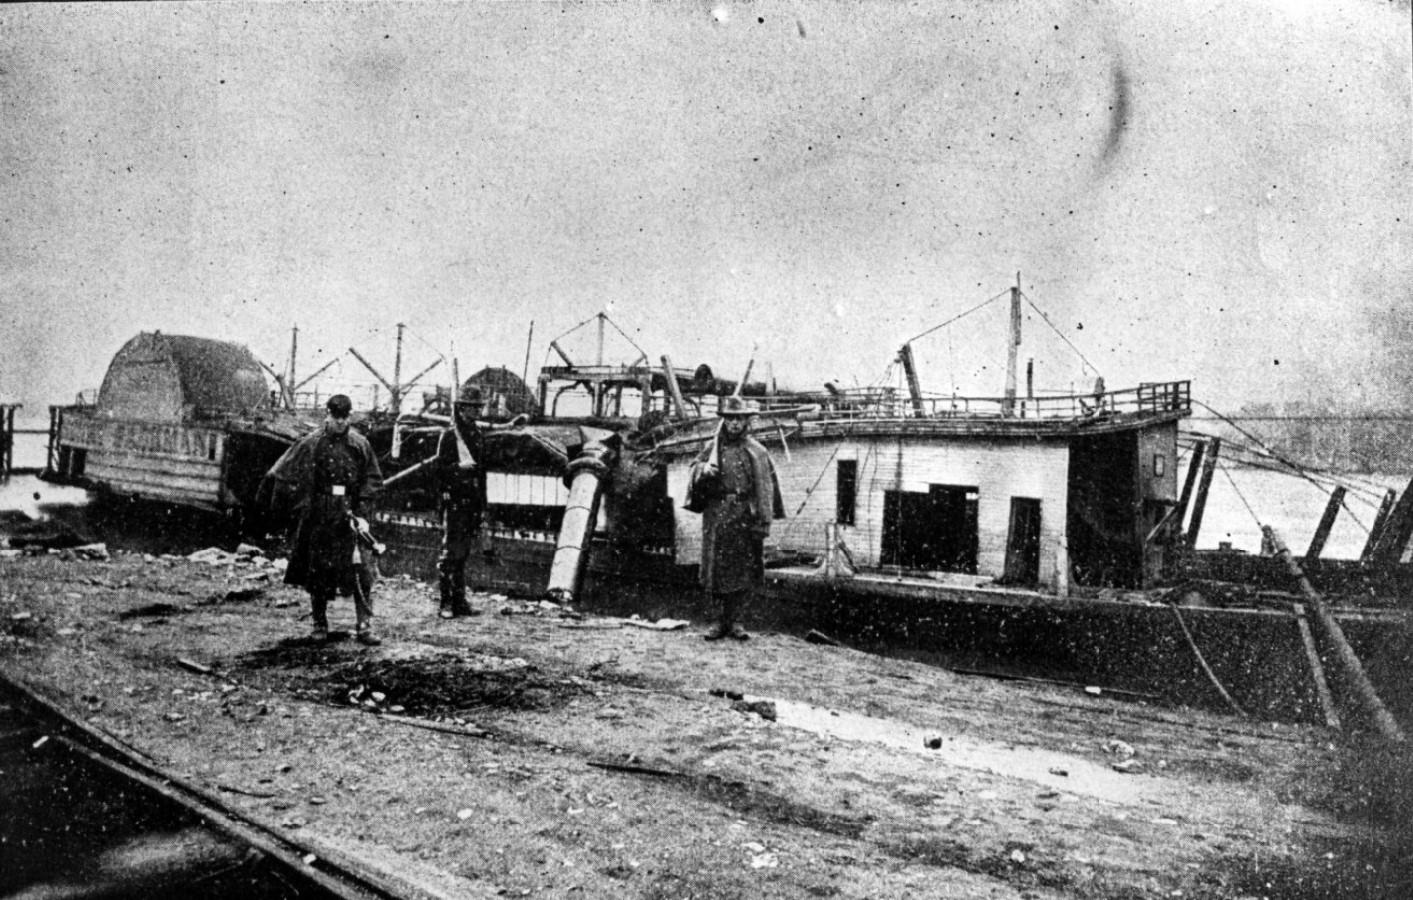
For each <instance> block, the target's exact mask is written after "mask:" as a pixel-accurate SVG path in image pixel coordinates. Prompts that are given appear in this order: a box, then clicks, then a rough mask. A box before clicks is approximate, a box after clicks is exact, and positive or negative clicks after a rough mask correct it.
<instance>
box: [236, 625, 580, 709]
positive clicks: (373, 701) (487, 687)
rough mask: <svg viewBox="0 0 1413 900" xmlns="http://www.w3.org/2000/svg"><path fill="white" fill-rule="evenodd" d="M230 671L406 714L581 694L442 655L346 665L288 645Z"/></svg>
mask: <svg viewBox="0 0 1413 900" xmlns="http://www.w3.org/2000/svg"><path fill="white" fill-rule="evenodd" d="M233 666H234V667H235V668H239V669H244V670H246V671H249V672H256V671H259V670H278V671H280V672H281V673H282V675H283V682H284V683H283V689H284V690H286V691H288V692H289V693H291V694H294V695H296V696H304V697H308V698H309V699H313V700H317V701H319V702H322V703H328V704H332V705H336V706H360V707H368V708H370V709H375V710H376V711H379V712H395V713H398V714H402V715H409V716H430V717H439V716H454V715H466V714H471V713H485V712H492V711H496V712H529V711H544V710H550V709H556V708H558V707H560V706H562V705H564V704H565V703H566V702H567V701H568V700H569V699H570V698H572V697H575V696H579V695H580V694H582V693H583V692H584V691H583V688H581V687H579V686H577V685H575V684H574V683H573V682H569V681H566V680H565V679H562V678H558V677H555V676H552V675H546V674H545V673H543V672H541V671H540V670H539V669H538V668H537V667H536V666H534V665H531V664H529V663H526V662H525V661H524V660H522V659H518V658H517V659H505V658H501V657H493V656H480V655H469V656H468V655H451V654H447V655H440V656H434V657H424V658H418V659H381V658H379V659H356V660H350V659H349V656H348V653H347V651H341V650H340V649H338V648H337V647H330V646H329V645H327V644H313V643H309V642H307V641H295V640H289V641H283V642H281V643H280V644H277V645H275V646H274V647H269V648H266V649H264V650H259V651H255V652H253V653H248V654H245V655H244V656H242V657H240V658H238V659H237V660H235V661H234V663H233Z"/></svg>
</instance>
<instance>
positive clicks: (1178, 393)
mask: <svg viewBox="0 0 1413 900" xmlns="http://www.w3.org/2000/svg"><path fill="white" fill-rule="evenodd" d="M757 399H759V400H760V401H761V407H762V409H763V410H770V409H772V408H792V407H793V408H798V407H799V405H800V404H801V403H802V402H803V403H809V404H812V405H815V406H818V407H819V410H820V415H821V416H822V417H823V418H827V419H845V420H847V419H900V418H904V419H906V418H919V419H954V418H956V419H961V418H972V419H976V418H980V419H1024V420H1037V419H1083V418H1095V417H1103V416H1107V415H1117V414H1125V413H1129V414H1132V413H1169V412H1177V413H1187V412H1188V411H1190V409H1191V382H1190V381H1170V382H1152V383H1144V384H1141V385H1139V386H1138V387H1135V388H1125V389H1122V390H1116V391H1104V392H1102V393H1089V394H1065V395H1049V396H1039V397H1017V398H1015V399H1014V400H1009V399H1007V398H1004V397H961V396H947V397H937V396H932V397H923V398H922V401H921V409H920V410H919V409H918V406H917V405H916V404H914V402H913V400H912V399H911V398H909V397H907V396H904V395H902V394H901V393H899V392H898V391H896V390H894V389H892V388H883V389H879V388H864V389H853V390H841V391H838V392H837V393H817V394H816V393H812V394H805V395H801V394H790V395H787V396H781V397H775V398H772V397H765V398H757ZM1008 409H1009V412H1008Z"/></svg>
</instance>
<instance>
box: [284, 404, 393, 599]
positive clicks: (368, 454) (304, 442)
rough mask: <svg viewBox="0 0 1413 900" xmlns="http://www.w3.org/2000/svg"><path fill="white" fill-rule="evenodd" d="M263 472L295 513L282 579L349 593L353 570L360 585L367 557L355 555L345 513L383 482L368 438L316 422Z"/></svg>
mask: <svg viewBox="0 0 1413 900" xmlns="http://www.w3.org/2000/svg"><path fill="white" fill-rule="evenodd" d="M268 477H269V478H270V479H271V480H272V481H274V482H275V483H277V484H278V485H279V486H281V487H282V488H284V490H285V493H286V494H287V495H289V496H291V497H292V498H293V500H294V508H295V511H296V512H297V513H298V515H299V522H298V524H297V525H296V527H295V537H294V546H293V547H292V548H291V550H290V557H289V567H288V568H287V569H286V570H285V583H286V584H294V585H301V586H303V587H305V588H307V589H309V590H310V591H311V592H337V593H340V594H351V593H352V592H353V589H354V581H353V576H354V574H355V573H357V574H359V575H360V576H361V580H362V581H363V585H362V587H363V588H364V590H365V591H366V590H367V589H368V588H369V587H370V586H371V582H372V569H371V567H372V565H373V563H372V560H371V558H367V559H365V558H364V557H363V556H355V553H357V551H358V545H357V542H356V540H355V539H354V535H353V529H352V528H351V527H350V526H349V515H350V514H353V515H362V514H363V512H364V509H363V507H364V505H365V504H366V503H367V502H368V501H369V500H370V499H371V498H372V497H373V495H374V494H376V493H377V491H378V489H379V488H380V487H381V486H382V483H383V474H382V470H381V469H380V468H379V466H378V458H377V455H376V454H374V452H373V448H372V447H371V446H370V445H369V443H368V439H367V438H365V437H364V436H363V435H361V434H359V433H358V432H357V431H354V430H352V429H349V430H348V431H346V432H344V433H343V434H331V433H329V432H328V431H327V430H326V429H324V428H320V429H319V430H317V431H315V432H313V433H311V434H308V435H306V436H304V437H303V438H301V439H300V440H299V441H297V442H295V444H294V446H292V447H290V448H289V450H287V451H285V454H284V456H281V457H280V458H279V460H277V461H276V462H275V464H274V466H272V467H271V468H270V472H269V476H268Z"/></svg>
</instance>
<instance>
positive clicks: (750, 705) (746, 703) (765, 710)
mask: <svg viewBox="0 0 1413 900" xmlns="http://www.w3.org/2000/svg"><path fill="white" fill-rule="evenodd" d="M731 708H732V709H734V710H736V711H737V712H744V713H755V714H756V715H758V716H760V717H761V718H762V719H766V720H768V721H771V722H774V721H775V704H774V703H772V702H771V701H769V700H736V701H733V702H732V703H731Z"/></svg>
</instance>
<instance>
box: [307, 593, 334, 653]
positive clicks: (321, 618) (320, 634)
mask: <svg viewBox="0 0 1413 900" xmlns="http://www.w3.org/2000/svg"><path fill="white" fill-rule="evenodd" d="M309 608H310V612H311V613H312V618H313V619H314V630H313V631H312V632H311V633H310V635H309V636H310V638H311V639H312V640H314V641H317V642H318V643H321V644H322V643H324V642H325V641H327V640H328V639H329V598H328V597H324V596H320V595H318V594H310V595H309Z"/></svg>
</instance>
